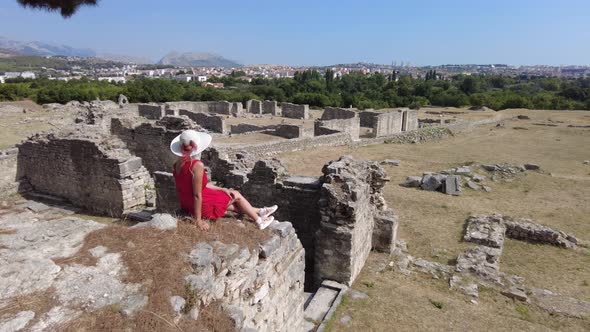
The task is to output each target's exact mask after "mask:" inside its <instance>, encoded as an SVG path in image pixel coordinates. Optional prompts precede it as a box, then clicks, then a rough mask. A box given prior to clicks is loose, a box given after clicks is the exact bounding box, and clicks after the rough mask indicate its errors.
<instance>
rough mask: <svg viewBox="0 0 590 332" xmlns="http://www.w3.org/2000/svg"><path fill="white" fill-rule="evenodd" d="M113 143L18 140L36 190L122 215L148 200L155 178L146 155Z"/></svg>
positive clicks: (22, 166)
mask: <svg viewBox="0 0 590 332" xmlns="http://www.w3.org/2000/svg"><path fill="white" fill-rule="evenodd" d="M110 144H115V143H113V142H106V141H105V140H104V138H86V137H75V136H73V137H61V138H57V137H54V136H47V137H43V138H35V139H30V140H28V141H25V142H24V143H22V144H20V145H19V146H18V149H19V153H18V176H19V178H21V177H22V178H26V180H28V181H29V183H30V184H31V185H32V187H33V190H35V191H38V192H41V193H47V194H50V195H54V196H58V197H63V198H66V199H68V200H69V201H71V202H72V203H73V204H75V205H76V206H80V207H83V208H85V209H87V210H89V211H92V212H95V213H99V214H103V215H109V216H117V217H118V216H121V215H122V214H123V213H125V212H127V211H129V210H131V209H133V208H137V207H139V206H143V205H145V203H146V195H145V187H146V186H148V185H150V183H151V180H150V176H149V173H148V171H147V170H146V169H145V168H144V167H143V166H142V162H141V158H138V157H135V156H132V155H131V154H130V153H129V152H128V151H127V150H125V149H117V148H110V147H109V145H110ZM121 144H122V143H121Z"/></svg>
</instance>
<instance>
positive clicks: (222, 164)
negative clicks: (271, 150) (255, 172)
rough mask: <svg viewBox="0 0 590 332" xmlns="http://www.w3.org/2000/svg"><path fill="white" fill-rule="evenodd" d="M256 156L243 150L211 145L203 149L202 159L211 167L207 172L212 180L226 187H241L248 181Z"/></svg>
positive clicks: (206, 165)
mask: <svg viewBox="0 0 590 332" xmlns="http://www.w3.org/2000/svg"><path fill="white" fill-rule="evenodd" d="M253 158H254V156H252V155H250V154H248V153H244V152H243V151H226V150H224V149H220V148H216V147H210V148H208V149H207V150H205V151H203V153H202V155H201V160H202V161H203V163H204V164H205V167H209V169H210V171H209V172H208V173H207V174H208V175H209V177H210V178H211V180H213V181H216V182H217V183H219V184H221V185H222V186H224V187H226V188H235V189H240V188H242V185H243V184H244V183H246V181H248V178H247V174H248V173H249V172H250V171H251V170H252V167H254V163H255V160H254V159H253Z"/></svg>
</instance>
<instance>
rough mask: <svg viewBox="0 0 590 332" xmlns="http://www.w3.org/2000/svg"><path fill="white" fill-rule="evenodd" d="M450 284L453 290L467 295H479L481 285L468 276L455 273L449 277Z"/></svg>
mask: <svg viewBox="0 0 590 332" xmlns="http://www.w3.org/2000/svg"><path fill="white" fill-rule="evenodd" d="M449 286H450V288H451V289H452V290H456V291H459V292H461V293H463V294H465V295H467V296H471V297H479V286H478V285H477V283H476V282H474V281H472V280H471V279H470V278H468V277H465V276H460V275H458V274H454V275H453V276H452V277H451V278H450V279H449Z"/></svg>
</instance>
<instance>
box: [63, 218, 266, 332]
mask: <svg viewBox="0 0 590 332" xmlns="http://www.w3.org/2000/svg"><path fill="white" fill-rule="evenodd" d="M269 236H270V231H268V230H264V231H260V230H258V229H257V228H256V227H255V226H254V225H253V224H246V227H243V228H242V227H238V226H237V225H236V221H235V220H229V219H223V220H222V219H220V220H218V221H217V222H215V223H213V224H212V225H211V229H210V230H209V231H208V232H201V231H199V230H198V229H197V228H196V227H195V226H193V225H190V224H188V223H179V225H178V228H177V229H176V230H173V231H159V230H155V229H129V228H128V227H125V226H119V225H113V226H110V227H107V228H104V229H101V230H98V231H95V232H92V233H90V234H89V235H88V236H87V238H86V240H85V242H84V246H83V247H82V249H81V250H80V251H79V253H78V254H76V255H74V256H73V257H70V258H64V259H59V260H55V261H56V263H59V264H74V263H76V264H85V265H93V264H96V258H94V257H92V256H91V255H90V254H89V252H88V250H89V249H92V248H94V247H96V246H99V245H102V246H105V247H107V248H108V250H109V252H119V253H121V254H122V257H123V261H124V264H125V266H126V267H127V270H128V272H127V274H126V276H125V277H124V280H123V281H124V282H128V283H141V284H143V285H144V287H145V289H144V291H145V293H146V294H147V295H148V297H149V303H148V305H147V306H146V307H145V308H143V309H142V310H141V311H140V312H138V313H136V314H135V315H134V316H133V317H131V319H125V318H123V317H122V316H121V314H120V313H119V310H118V309H119V308H116V307H115V308H111V307H107V308H103V309H102V310H99V311H98V312H93V313H87V314H85V315H83V316H82V317H80V318H78V319H76V320H74V321H72V322H70V323H69V324H68V325H67V326H66V327H64V328H65V330H66V331H123V330H127V329H129V330H134V331H229V330H232V323H231V321H230V320H229V318H228V317H227V315H225V314H224V313H223V312H222V310H221V309H220V307H219V304H212V305H210V306H208V307H207V308H205V309H203V310H202V312H201V316H200V317H201V318H200V319H199V320H198V321H197V322H194V321H191V320H190V319H183V320H181V321H180V322H179V323H177V324H174V323H172V324H171V322H173V321H174V317H173V312H172V309H171V307H170V304H169V298H170V296H173V295H180V296H183V297H185V298H188V297H189V296H190V294H187V292H188V290H187V289H186V287H185V281H184V277H185V276H187V275H189V274H191V273H192V268H191V266H190V264H189V263H188V261H187V259H186V256H187V254H188V253H189V252H190V250H191V248H192V247H193V246H194V245H195V244H196V243H198V242H201V241H207V242H211V241H216V240H217V241H221V242H223V243H236V244H238V245H240V246H242V247H248V248H250V249H256V248H258V246H259V244H260V243H261V242H263V241H265V240H266V239H268V238H269Z"/></svg>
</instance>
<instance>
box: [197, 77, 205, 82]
mask: <svg viewBox="0 0 590 332" xmlns="http://www.w3.org/2000/svg"><path fill="white" fill-rule="evenodd" d="M197 81H198V82H207V76H205V75H199V76H197Z"/></svg>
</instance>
